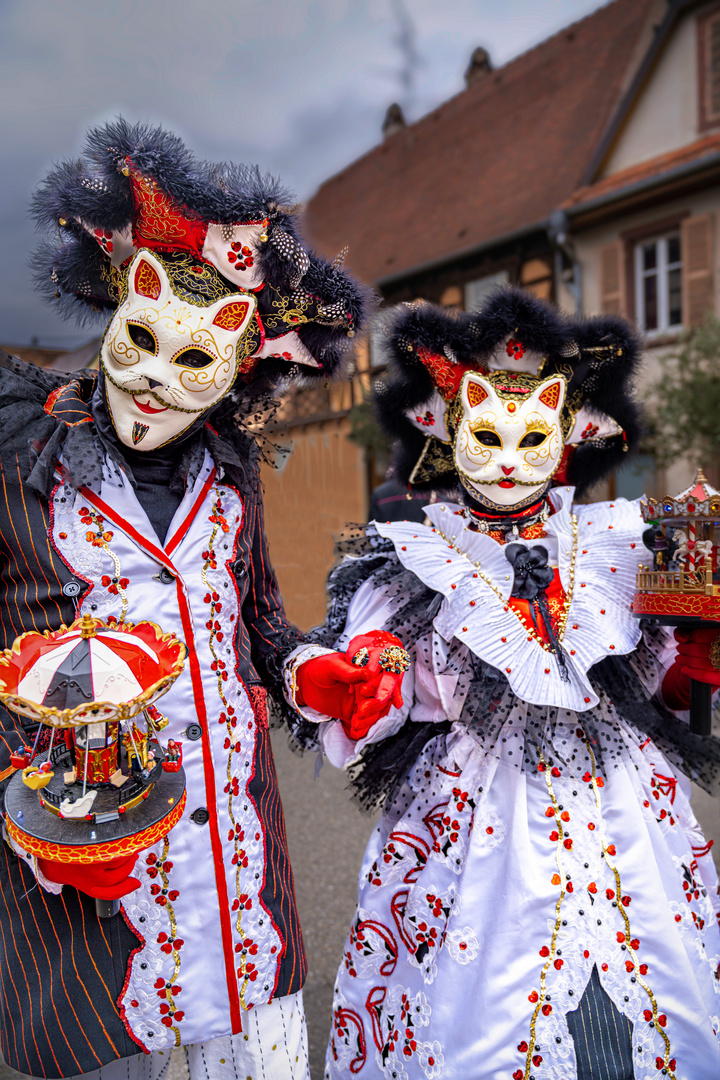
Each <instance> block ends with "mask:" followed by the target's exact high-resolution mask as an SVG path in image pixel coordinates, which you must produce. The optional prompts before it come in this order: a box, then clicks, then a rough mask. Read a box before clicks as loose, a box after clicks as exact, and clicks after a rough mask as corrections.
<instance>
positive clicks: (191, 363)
mask: <svg viewBox="0 0 720 1080" xmlns="http://www.w3.org/2000/svg"><path fill="white" fill-rule="evenodd" d="M173 363H174V364H180V365H181V366H182V367H189V368H204V367H209V366H210V364H214V363H215V357H214V356H211V355H210V353H206V352H203V351H202V349H185V350H184V351H183V352H181V353H178V355H177V356H176V357H175V359H174V360H173Z"/></svg>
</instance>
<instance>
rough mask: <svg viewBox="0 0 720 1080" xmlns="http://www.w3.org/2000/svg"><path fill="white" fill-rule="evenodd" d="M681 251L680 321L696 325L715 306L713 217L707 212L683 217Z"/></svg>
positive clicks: (687, 324) (684, 323)
mask: <svg viewBox="0 0 720 1080" xmlns="http://www.w3.org/2000/svg"><path fill="white" fill-rule="evenodd" d="M680 249H681V254H682V286H683V299H682V305H683V325H684V326H697V325H698V324H699V323H701V322H702V321H703V319H704V318H705V315H706V314H707V312H708V310H712V311H714V309H715V296H714V282H713V276H714V275H713V221H712V217H711V215H710V214H702V215H700V216H698V217H689V218H686V219H685V221H683V223H682V235H681V241H680Z"/></svg>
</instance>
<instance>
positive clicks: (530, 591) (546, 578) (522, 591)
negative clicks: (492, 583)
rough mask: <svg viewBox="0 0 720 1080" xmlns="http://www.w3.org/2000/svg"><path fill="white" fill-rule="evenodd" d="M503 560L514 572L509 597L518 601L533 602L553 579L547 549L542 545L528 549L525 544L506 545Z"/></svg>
mask: <svg viewBox="0 0 720 1080" xmlns="http://www.w3.org/2000/svg"><path fill="white" fill-rule="evenodd" d="M505 558H506V559H507V561H508V562H509V563H510V565H511V566H512V568H513V570H514V571H515V581H514V582H513V587H512V593H511V596H517V597H518V598H519V599H520V600H534V599H535V597H536V596H537V595H538V593H540V592H544V590H545V589H547V587H548V585H549V584H550V583H551V581H552V579H553V571H552V567H550V566H548V553H547V548H544V547H543V546H542V545H538V546H537V547H531V548H529V547H526V545H525V544H508V545H507V547H506V548H505Z"/></svg>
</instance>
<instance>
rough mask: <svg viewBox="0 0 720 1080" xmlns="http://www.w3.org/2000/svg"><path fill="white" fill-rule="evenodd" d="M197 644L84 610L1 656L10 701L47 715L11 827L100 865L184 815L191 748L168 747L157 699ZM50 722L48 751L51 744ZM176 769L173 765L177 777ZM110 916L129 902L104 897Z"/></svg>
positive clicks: (22, 841) (16, 779) (26, 712)
mask: <svg viewBox="0 0 720 1080" xmlns="http://www.w3.org/2000/svg"><path fill="white" fill-rule="evenodd" d="M185 655H186V649H185V646H184V644H183V643H182V642H180V641H178V639H177V638H176V637H175V635H174V634H163V633H162V631H161V630H160V629H159V628H158V627H157V626H155V625H154V624H152V623H147V622H146V623H139V624H137V625H136V626H133V625H132V624H131V623H121V622H115V621H108V623H107V624H106V623H103V622H102V621H101V620H99V619H93V618H92V617H91V616H90V615H87V614H86V615H83V616H82V617H81V618H80V619H77V620H76V621H75V622H74V623H73V624H72V625H71V626H69V627H61V629H60V630H56V631H45V633H43V634H40V633H36V632H30V633H27V634H23V635H22V636H21V637H20V638H18V640H17V641H16V642H15V644H14V645H13V647H12V648H10V649H6V650H5V652H4V654H3V655H2V656H1V657H0V687H1V689H0V701H2V702H3V704H4V705H6V706H7V707H8V708H9V709H12V710H13V711H14V712H17V713H19V714H20V715H21V716H25V717H27V718H28V719H30V720H32V721H35V722H36V723H37V724H38V728H37V734H36V737H35V740H34V744H33V746H32V747H30V746H25V745H22V746H20V747H18V748H17V750H15V752H14V753H13V754H12V755H11V758H10V764H11V765H12V767H13V768H14V769H16V770H18V771H17V772H16V773H15V775H14V776H13V777H12V779H11V780H10V783H9V785H8V788H7V791H6V793H5V812H6V828H7V831H8V835H9V836H10V837H11V838H12V839H13V840H14V841H15V842H16V843H17V844H19V845H20V847H22V848H23V849H24V850H25V851H27V852H28V853H29V854H31V855H34V856H37V857H40V858H45V859H59V860H62V861H63V862H70V863H85V864H92V863H94V862H97V861H98V860H101V859H113V858H117V857H118V856H120V855H124V856H129V855H132V854H133V853H134V852H138V851H142V850H143V849H144V848H146V847H149V846H150V845H151V844H153V843H154V842H155V841H156V840H157V839H158V838H159V837H161V836H164V835H166V834H167V833H168V832H169V830H170V829H171V828H172V826H173V825H174V824H175V822H176V821H177V820H179V818H180V816H181V815H182V812H183V808H184V805H185V777H184V773H183V771H182V766H181V762H182V747H181V745H180V744H179V743H177V742H175V741H174V740H170V741H169V743H168V746H167V750H164V749H163V747H162V746H161V744H160V742H159V741H158V739H157V734H156V733H157V732H158V731H159V730H161V729H162V728H163V727H165V726H166V725H167V720H166V719H165V718H164V717H163V716H162V714H161V713H160V712H159V711H158V710H157V708H156V707H155V705H154V702H155V701H157V700H158V699H159V698H160V697H161V696H162V695H163V694H165V693H166V692H167V691H168V690H169V688H170V686H171V685H172V683H173V682H174V681H175V679H176V678H177V677H178V675H179V674H180V673H181V671H182V670H183V666H184V662H185ZM48 729H49V741H48V740H47V739H45V740H44V741H45V742H47V747H46V749H44V750H42V751H40V750H39V746H40V745H41V737H42V735H43V732H47V731H48ZM164 773H169V774H171V775H170V776H168V777H167V778H165V777H164ZM96 907H97V911H98V914H99V915H102V916H108V915H111V914H115V913H116V912H117V911H118V909H119V900H118V899H115V900H114V901H111V902H109V903H108V902H107V901H105V900H102V899H97V900H96Z"/></svg>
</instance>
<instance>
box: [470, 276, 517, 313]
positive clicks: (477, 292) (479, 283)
mask: <svg viewBox="0 0 720 1080" xmlns="http://www.w3.org/2000/svg"><path fill="white" fill-rule="evenodd" d="M508 280H509V274H508V272H507V270H498V272H497V273H496V274H486V275H485V277H481V278H477V280H475V281H468V282H467V284H466V285H465V310H466V311H475V310H476V309H477V308H479V307H480V306H481V304H482V302H483V300H484V299H485V297H486V296H488V295H489V294H490V293H491V292H492V291H493V289H496V288H497V287H498V285H507V283H508Z"/></svg>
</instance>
